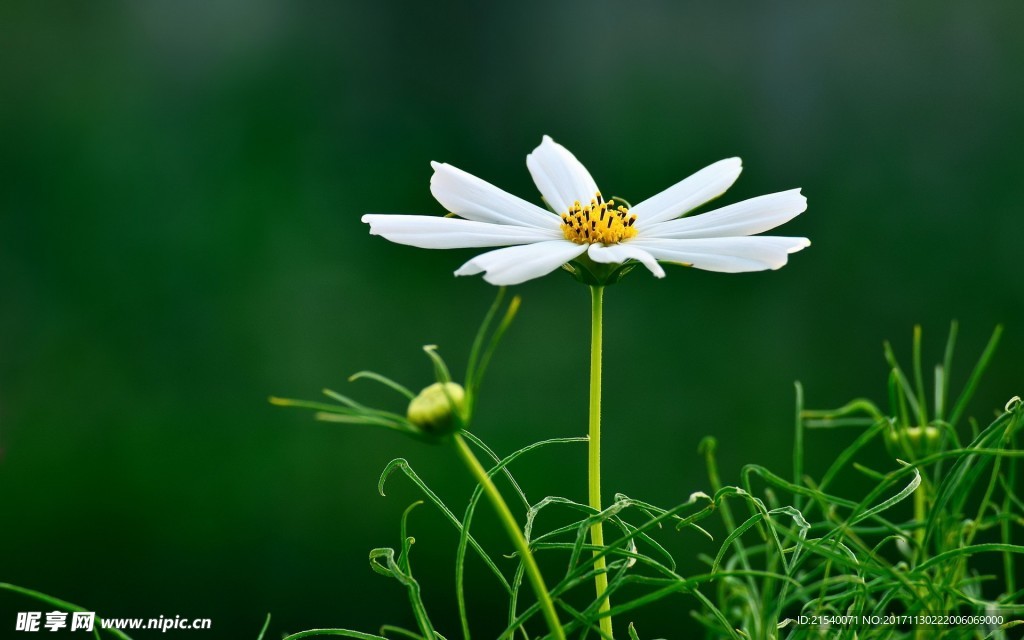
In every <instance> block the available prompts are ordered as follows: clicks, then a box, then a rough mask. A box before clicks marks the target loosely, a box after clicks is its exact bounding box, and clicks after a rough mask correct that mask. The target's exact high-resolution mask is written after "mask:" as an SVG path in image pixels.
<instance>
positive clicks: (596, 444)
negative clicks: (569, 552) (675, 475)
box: [587, 285, 612, 638]
mask: <svg viewBox="0 0 1024 640" xmlns="http://www.w3.org/2000/svg"><path fill="white" fill-rule="evenodd" d="M603 307H604V287H602V286H599V285H595V286H591V287H590V326H591V333H590V420H589V423H590V428H589V434H590V447H589V455H588V464H587V470H588V477H589V481H588V492H589V499H590V506H591V507H593V508H594V510H595V511H597V512H598V513H600V512H601V345H602V342H603V335H602V334H603V330H602V324H603V321H602V311H603ZM590 541H591V542H592V543H593V544H594V547H596V548H601V547H604V525H603V523H602V522H601V521H600V520H599V521H598V522H596V523H595V524H594V525H593V526H592V527H590ZM594 571H595V572H596V573H595V574H594V586H595V588H596V590H597V597H598V598H599V599H600V598H602V597H604V595H605V592H607V591H608V573H607V569H606V565H605V559H604V556H599V557H598V558H597V559H596V560H595V561H594ZM611 606H612V605H611V602H610V600H609V599H608V598H607V597H604V599H603V600H602V602H601V604H600V605H599V607H598V612H599V613H605V612H607V611H610V610H611ZM601 631H602V632H603V633H605V634H606V635H607V636H608V637H609V638H610V637H612V618H611V615H606V616H604V617H602V618H601Z"/></svg>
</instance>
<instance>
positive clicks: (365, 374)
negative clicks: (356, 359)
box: [348, 371, 416, 400]
mask: <svg viewBox="0 0 1024 640" xmlns="http://www.w3.org/2000/svg"><path fill="white" fill-rule="evenodd" d="M364 378H365V379H367V380H374V381H376V382H379V383H381V384H382V385H384V386H386V387H390V388H392V389H394V390H395V391H397V392H398V393H400V394H402V395H403V396H405V397H406V398H408V399H409V400H412V399H413V398H415V397H416V394H414V393H413V392H412V391H410V390H409V389H408V388H406V387H405V386H403V385H401V384H399V383H397V382H395V381H394V380H392V379H391V378H388V377H385V376H382V375H381V374H379V373H376V372H373V371H358V372H356V373H353V374H352V375H350V376H349V377H348V381H349V382H355V381H356V380H362V379H364Z"/></svg>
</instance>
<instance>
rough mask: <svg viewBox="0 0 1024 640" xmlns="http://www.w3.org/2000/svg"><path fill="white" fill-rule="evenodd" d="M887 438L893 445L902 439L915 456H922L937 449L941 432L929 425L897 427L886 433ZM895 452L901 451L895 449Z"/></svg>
mask: <svg viewBox="0 0 1024 640" xmlns="http://www.w3.org/2000/svg"><path fill="white" fill-rule="evenodd" d="M888 439H889V442H890V444H892V445H894V446H895V445H898V444H899V442H900V440H901V439H902V440H903V441H904V442H905V443H906V444H907V447H908V448H909V449H910V451H911V452H912V453H913V454H914V455H915V456H920V457H924V456H927V455H929V454H932V453H935V452H936V451H938V449H939V442H940V440H941V439H942V432H941V431H939V429H938V428H936V427H933V426H930V425H929V426H927V427H897V428H896V430H894V431H890V432H889V433H888ZM897 453H902V452H901V451H899V450H897Z"/></svg>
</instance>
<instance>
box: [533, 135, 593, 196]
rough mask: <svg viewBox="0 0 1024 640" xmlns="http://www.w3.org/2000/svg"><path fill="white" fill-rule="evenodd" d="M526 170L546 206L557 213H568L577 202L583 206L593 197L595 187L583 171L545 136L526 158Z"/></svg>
mask: <svg viewBox="0 0 1024 640" xmlns="http://www.w3.org/2000/svg"><path fill="white" fill-rule="evenodd" d="M526 168H527V169H529V170H530V175H531V176H533V183H534V184H536V185H537V189H539V190H540V193H541V195H543V196H544V199H545V200H547V202H548V205H549V206H550V207H551V208H552V209H554V210H555V211H557V212H558V213H564V212H565V211H568V210H569V207H570V206H572V204H573V203H574V202H576V201H577V200H579V201H580V202H582V203H583V204H587V203H589V202H590V200H591V199H592V198H593V197H594V196H595V195H597V184H596V183H595V182H594V179H593V178H591V177H590V172H589V171H587V168H586V167H584V166H583V165H582V164H581V163H580V161H579V160H577V159H576V156H574V155H572V154H571V153H569V150H568V149H566V148H565V147H563V146H562V145H560V144H558V143H557V142H555V141H554V140H552V139H551V138H550V137H548V136H544V139H543V140H542V141H541V143H540V146H539V147H537V148H536V149H534V150H533V153H531V154H530V155H528V156H526Z"/></svg>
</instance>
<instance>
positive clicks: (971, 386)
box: [949, 324, 1003, 427]
mask: <svg viewBox="0 0 1024 640" xmlns="http://www.w3.org/2000/svg"><path fill="white" fill-rule="evenodd" d="M1002 335H1003V325H1001V324H1000V325H996V328H995V330H994V331H992V337H991V338H989V339H988V344H986V345H985V350H984V351H982V353H981V357H980V358H979V359H978V363H977V364H975V365H974V369H973V370H971V375H970V377H968V378H967V384H965V385H964V390H963V391H962V392H961V393H960V397H959V398H957V400H956V404H954V405H953V412H952V413H950V415H949V423H950V424H951V425H953V426H954V427H955V426H956V423H957V422H959V421H960V418H961V416H963V413H964V411H966V410H967V403H968V402H970V401H971V398H972V397H974V392H975V391H976V390H977V388H978V382H980V381H981V376H982V375H984V374H985V369H987V368H988V365H989V363H990V362H991V361H992V356H993V355H995V352H996V348H997V347H998V346H999V338H1000V337H1001V336H1002Z"/></svg>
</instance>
